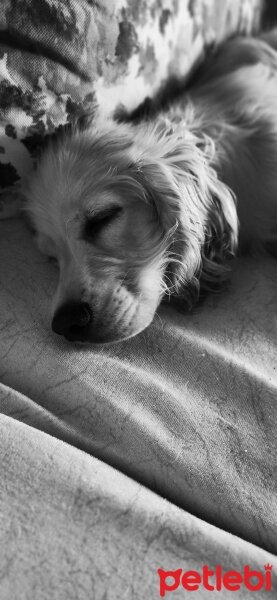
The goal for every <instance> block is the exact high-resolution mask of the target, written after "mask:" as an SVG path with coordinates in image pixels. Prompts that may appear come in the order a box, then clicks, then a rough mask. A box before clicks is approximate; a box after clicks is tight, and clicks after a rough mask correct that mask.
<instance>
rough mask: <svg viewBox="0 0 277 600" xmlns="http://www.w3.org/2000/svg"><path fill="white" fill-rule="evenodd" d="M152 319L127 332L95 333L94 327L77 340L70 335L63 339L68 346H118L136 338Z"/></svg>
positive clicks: (103, 331)
mask: <svg viewBox="0 0 277 600" xmlns="http://www.w3.org/2000/svg"><path fill="white" fill-rule="evenodd" d="M153 317H154V315H153ZM153 317H152V318H151V319H150V320H149V322H146V323H144V324H143V325H140V326H139V327H136V328H134V329H131V330H129V331H125V330H122V331H121V330H118V331H117V330H116V331H105V330H104V329H101V330H99V331H97V330H96V329H95V328H94V327H92V328H91V331H89V332H88V333H86V334H85V335H82V334H80V336H79V339H76V337H75V335H74V334H73V335H71V334H70V333H67V334H65V335H64V336H63V337H64V339H65V340H66V342H68V343H70V344H76V345H78V346H92V345H94V344H95V345H107V344H109V345H111V344H119V343H120V342H124V341H126V340H129V339H131V338H133V337H135V336H137V335H138V334H139V333H142V331H144V330H145V329H146V328H147V327H148V326H149V325H150V324H151V322H152V320H153Z"/></svg>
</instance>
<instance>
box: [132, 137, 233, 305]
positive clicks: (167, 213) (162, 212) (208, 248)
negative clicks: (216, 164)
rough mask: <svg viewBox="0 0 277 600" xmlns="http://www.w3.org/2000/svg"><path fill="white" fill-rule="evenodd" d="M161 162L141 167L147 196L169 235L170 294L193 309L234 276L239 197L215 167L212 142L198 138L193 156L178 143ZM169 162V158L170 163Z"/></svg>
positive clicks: (167, 280) (167, 284)
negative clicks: (201, 295) (232, 263)
mask: <svg viewBox="0 0 277 600" xmlns="http://www.w3.org/2000/svg"><path fill="white" fill-rule="evenodd" d="M164 153H165V154H164V157H161V159H160V160H156V161H153V160H151V159H149V161H147V160H146V159H145V157H144V162H143V164H142V165H140V171H141V173H142V174H143V180H144V182H143V184H144V187H145V188H146V194H147V196H148V198H150V199H151V201H152V203H153V204H154V205H155V208H156V211H157V214H158V218H159V220H160V223H161V225H162V228H163V231H164V241H165V242H166V253H165V259H164V260H165V262H166V263H167V270H166V278H165V283H164V288H165V292H166V293H168V295H170V296H171V297H172V298H173V299H174V300H175V301H176V302H177V303H178V304H179V306H180V305H182V304H183V306H184V308H185V307H187V306H188V305H189V306H191V305H192V304H193V303H194V302H195V300H196V299H197V297H198V296H199V291H200V289H201V291H218V290H219V289H220V288H221V287H222V286H223V285H224V283H225V281H226V278H227V274H228V272H229V267H228V264H226V259H228V258H230V257H231V256H233V255H234V253H235V250H236V247H237V237H238V221H237V212H236V205H235V198H234V196H233V194H232V193H231V191H230V190H229V188H228V187H227V186H226V185H225V184H224V183H222V182H221V181H220V180H219V179H218V177H217V175H216V172H215V170H214V169H213V167H212V166H211V164H212V158H213V146H212V142H211V140H209V139H203V140H199V139H197V140H196V139H195V140H194V144H191V143H190V144H189V147H188V151H187V149H186V148H185V147H184V145H183V143H182V145H181V143H179V141H178V140H177V143H176V144H175V147H174V149H173V150H171V151H170V152H167V153H166V140H165V144H164ZM165 157H166V158H165Z"/></svg>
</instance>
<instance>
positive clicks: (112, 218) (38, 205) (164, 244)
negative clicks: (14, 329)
mask: <svg viewBox="0 0 277 600" xmlns="http://www.w3.org/2000/svg"><path fill="white" fill-rule="evenodd" d="M274 46H275V48H276V49H277V31H273V32H270V33H268V34H265V35H264V36H263V38H259V39H258V38H256V39H255V38H243V37H241V38H235V39H232V40H230V41H228V42H226V43H225V44H224V45H223V46H222V47H221V48H220V49H219V50H218V51H217V53H215V54H214V55H213V56H212V58H210V59H209V60H208V62H207V63H206V64H205V65H204V67H203V68H202V70H201V72H200V74H199V76H198V77H196V78H195V81H194V83H193V85H192V86H190V88H189V89H188V90H186V91H183V93H182V94H178V95H177V97H176V98H175V99H171V102H170V104H169V105H168V106H165V107H164V108H163V109H162V110H160V111H159V112H158V113H157V114H156V115H155V116H154V117H151V118H147V119H146V118H145V119H144V120H141V121H140V122H139V123H136V124H134V123H129V122H128V123H119V122H115V121H114V120H112V119H106V120H104V119H103V118H102V119H101V117H98V118H96V119H94V121H93V122H92V124H91V125H90V126H88V127H87V128H86V129H80V128H78V127H75V128H73V130H72V131H71V132H70V133H65V134H64V135H63V136H62V137H61V138H60V139H59V140H58V141H56V142H55V143H54V142H53V143H50V144H49V145H48V147H47V149H46V150H45V152H44V154H43V155H42V158H41V160H40V162H39V164H38V167H37V169H36V171H35V172H34V173H33V174H32V176H31V179H30V182H29V187H28V193H27V198H28V200H27V211H28V213H29V216H30V218H31V221H32V223H33V225H34V227H35V230H36V232H37V242H38V246H39V248H40V249H41V251H42V252H44V253H46V254H47V255H50V256H53V257H54V258H55V259H56V260H57V262H58V265H59V282H58V287H57V291H56V294H55V297H54V300H53V312H52V329H53V331H54V332H55V333H57V334H59V335H62V336H64V337H65V338H66V339H67V340H70V341H74V342H90V343H106V342H115V341H119V340H123V339H127V338H129V337H131V336H134V335H136V334H137V333H139V332H140V331H142V330H143V329H144V328H145V327H147V326H148V325H149V324H150V323H151V321H152V319H153V317H154V315H155V312H156V310H157V308H158V306H159V304H160V302H161V301H162V299H164V298H167V297H170V298H171V300H173V301H177V302H178V304H181V305H187V304H191V303H192V302H194V301H195V300H196V299H197V297H198V295H199V291H201V290H217V289H219V288H220V287H221V286H222V284H223V283H224V281H225V280H226V277H227V275H228V270H229V262H228V258H229V257H231V256H233V255H234V254H235V253H236V250H237V245H238V225H240V231H239V242H240V244H241V246H242V247H246V248H249V247H251V246H252V245H253V244H254V245H255V246H256V247H263V246H264V245H266V244H267V245H270V244H273V245H274V236H275V235H276V220H277V210H276V209H277V52H276V51H275V49H274Z"/></svg>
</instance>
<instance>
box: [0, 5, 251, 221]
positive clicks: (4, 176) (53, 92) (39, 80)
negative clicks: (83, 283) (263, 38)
mask: <svg viewBox="0 0 277 600" xmlns="http://www.w3.org/2000/svg"><path fill="white" fill-rule="evenodd" d="M262 4H263V3H262V0H226V1H225V2H222V1H221V0H209V2H207V0H190V2H186V1H181V0H180V1H176V0H162V1H161V0H150V1H148V2H145V0H127V1H126V0H100V2H96V1H94V0H69V1H68V0H59V1H58V0H40V1H39V2H38V0H6V1H5V3H4V7H3V9H2V10H1V12H0V217H1V218H5V217H9V216H12V215H13V214H15V213H16V212H17V209H18V207H20V201H21V194H20V190H21V184H22V179H23V180H24V177H25V176H26V175H28V173H29V172H30V170H31V169H32V166H33V164H34V162H35V159H36V156H37V151H38V149H39V148H40V146H41V144H42V143H43V140H44V138H45V136H46V135H49V134H50V135H51V134H53V132H54V131H56V130H57V129H58V128H59V127H63V126H65V125H66V124H67V123H70V122H72V121H75V120H76V119H78V118H80V117H81V116H82V115H84V114H87V113H90V114H92V115H93V114H94V112H95V111H96V110H99V111H101V112H103V113H104V114H112V113H113V112H114V111H116V110H119V108H121V110H125V111H131V110H133V109H134V108H136V107H137V106H138V105H139V104H140V103H141V102H142V101H143V100H144V99H145V98H146V97H147V96H150V97H151V96H153V94H154V93H155V92H156V91H157V90H158V89H159V88H160V86H161V85H162V84H163V83H164V82H165V81H166V80H167V79H168V78H170V77H175V78H183V77H184V76H186V75H187V74H188V72H189V70H190V68H191V66H192V65H194V64H195V62H196V60H197V59H198V58H199V56H200V55H201V53H202V52H203V49H204V48H205V47H207V46H208V45H211V44H212V43H218V42H219V41H220V40H222V39H223V38H225V37H227V36H228V35H231V34H232V33H233V32H235V31H241V32H250V31H251V30H253V29H255V28H257V26H258V23H259V21H260V15H261V9H262Z"/></svg>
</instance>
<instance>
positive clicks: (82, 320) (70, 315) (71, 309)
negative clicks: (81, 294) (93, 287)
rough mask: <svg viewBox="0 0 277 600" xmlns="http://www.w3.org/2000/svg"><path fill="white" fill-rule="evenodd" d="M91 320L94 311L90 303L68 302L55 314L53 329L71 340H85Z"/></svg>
mask: <svg viewBox="0 0 277 600" xmlns="http://www.w3.org/2000/svg"><path fill="white" fill-rule="evenodd" d="M91 321H92V311H91V308H90V306H89V305H88V304H85V303H76V302H68V303H67V304H63V305H62V306H61V307H60V308H59V309H58V310H57V312H56V314H55V315H54V318H53V321H52V329H53V331H54V332H55V333H58V335H64V337H65V338H66V339H67V340H69V341H72V342H77V341H85V340H86V337H87V333H88V328H89V325H90V323H91Z"/></svg>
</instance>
